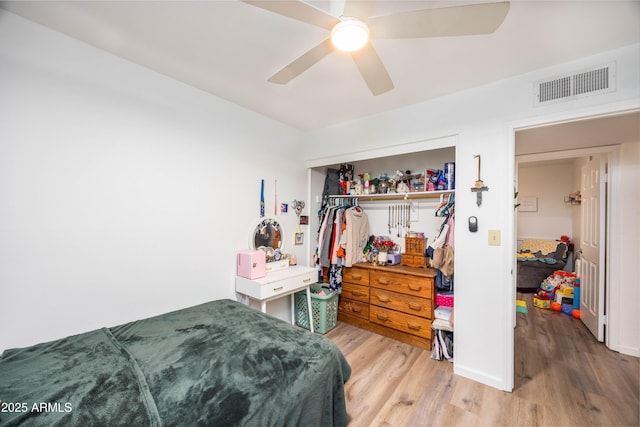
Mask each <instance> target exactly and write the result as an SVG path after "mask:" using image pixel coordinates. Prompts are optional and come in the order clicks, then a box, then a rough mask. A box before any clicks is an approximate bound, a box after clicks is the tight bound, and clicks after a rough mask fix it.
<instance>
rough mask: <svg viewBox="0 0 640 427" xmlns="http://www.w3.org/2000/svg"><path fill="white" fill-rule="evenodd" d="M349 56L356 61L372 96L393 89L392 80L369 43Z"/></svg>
mask: <svg viewBox="0 0 640 427" xmlns="http://www.w3.org/2000/svg"><path fill="white" fill-rule="evenodd" d="M351 57H352V58H353V60H354V61H355V63H356V66H357V67H358V70H360V74H362V78H363V79H364V81H365V83H366V84H367V86H369V90H370V91H371V93H372V94H373V95H374V96H377V95H381V94H383V93H385V92H388V91H390V90H391V89H393V82H392V81H391V77H389V73H387V69H386V68H385V67H384V64H383V63H382V60H381V59H380V57H379V56H378V53H377V52H376V51H375V49H374V48H373V46H372V45H371V43H368V44H367V45H366V46H365V47H363V48H362V49H360V50H359V51H356V52H352V53H351Z"/></svg>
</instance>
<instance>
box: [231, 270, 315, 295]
mask: <svg viewBox="0 0 640 427" xmlns="http://www.w3.org/2000/svg"><path fill="white" fill-rule="evenodd" d="M297 271H298V270H293V269H286V270H281V271H276V272H273V273H269V274H267V276H265V277H262V278H260V279H254V280H249V279H245V278H244V277H236V291H237V292H239V293H241V294H244V295H248V296H250V297H251V298H255V299H257V300H260V301H262V300H269V299H271V298H275V297H277V296H278V295H282V294H284V295H286V294H287V293H291V292H292V291H294V290H296V289H300V288H304V287H305V286H308V285H310V284H311V283H315V282H316V281H317V276H318V273H317V271H315V270H311V271H303V272H302V273H297Z"/></svg>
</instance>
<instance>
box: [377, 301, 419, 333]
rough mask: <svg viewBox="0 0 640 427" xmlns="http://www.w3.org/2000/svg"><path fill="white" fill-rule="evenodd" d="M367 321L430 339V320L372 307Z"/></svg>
mask: <svg viewBox="0 0 640 427" xmlns="http://www.w3.org/2000/svg"><path fill="white" fill-rule="evenodd" d="M369 321H370V322H372V323H376V324H378V325H383V326H386V327H388V328H393V329H396V330H398V331H402V332H406V333H409V334H412V335H417V336H419V337H423V338H428V339H431V320H429V319H425V318H422V317H417V316H412V315H410V314H405V313H400V312H398V311H393V310H389V309H386V308H382V307H377V306H375V305H372V306H371V307H370V310H369Z"/></svg>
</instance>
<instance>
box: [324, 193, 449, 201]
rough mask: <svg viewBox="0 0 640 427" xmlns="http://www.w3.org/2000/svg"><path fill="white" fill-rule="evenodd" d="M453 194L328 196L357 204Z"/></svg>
mask: <svg viewBox="0 0 640 427" xmlns="http://www.w3.org/2000/svg"><path fill="white" fill-rule="evenodd" d="M445 194H455V190H441V191H414V192H411V193H385V194H360V195H351V194H350V195H345V194H343V195H335V196H329V198H330V199H332V200H335V199H347V200H352V199H358V201H359V202H372V201H387V200H418V199H436V198H439V197H440V196H441V195H445Z"/></svg>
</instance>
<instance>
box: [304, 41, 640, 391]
mask: <svg viewBox="0 0 640 427" xmlns="http://www.w3.org/2000/svg"><path fill="white" fill-rule="evenodd" d="M639 52H640V50H639V49H638V45H635V46H630V47H628V48H624V49H618V50H615V51H611V52H608V53H605V54H602V55H598V56H596V57H590V58H585V59H583V60H580V61H575V62H572V63H567V64H564V65H562V66H559V67H554V68H553V69H547V70H540V71H537V72H532V73H530V74H527V75H523V76H519V77H517V78H513V79H509V80H504V81H502V82H498V83H496V84H491V85H487V86H484V87H478V88H475V89H472V90H468V91H465V92H460V93H457V94H454V95H450V96H446V97H442V98H438V99H435V100H432V101H429V102H425V103H421V104H417V105H414V106H410V107H406V108H401V109H398V110H394V111H391V112H388V113H385V114H380V115H377V116H374V117H369V118H365V119H362V120H357V121H353V122H350V123H346V124H341V125H336V126H333V127H330V128H326V129H321V130H319V131H316V132H310V133H309V134H307V135H305V151H306V152H305V158H306V159H307V164H312V165H317V164H318V162H320V161H321V159H322V158H331V159H333V161H332V162H331V163H336V160H337V159H340V158H341V157H340V156H342V158H343V159H345V160H348V159H350V158H352V157H353V156H354V153H362V152H365V151H366V150H376V149H378V150H381V149H384V148H388V147H393V146H401V145H403V144H407V143H412V142H415V141H427V144H428V142H429V141H434V147H433V148H439V147H436V146H435V145H437V141H438V138H439V137H446V136H450V135H457V145H456V172H457V176H456V188H457V190H456V217H457V219H458V221H457V224H458V225H459V226H458V227H457V229H456V259H455V263H456V271H455V274H456V297H455V298H456V300H455V318H456V333H455V362H454V371H455V372H456V373H457V374H460V375H464V376H467V377H470V378H473V379H476V380H478V381H480V382H483V383H485V384H489V385H493V386H495V387H498V388H501V389H504V390H511V389H512V387H513V326H514V324H515V314H514V312H515V307H514V306H515V304H514V299H515V287H514V282H513V275H512V271H513V268H514V266H513V263H514V261H513V259H514V256H513V253H514V249H515V244H514V239H515V230H514V209H513V201H514V200H513V194H514V184H515V173H514V139H515V137H514V130H515V129H517V128H521V127H526V126H529V125H534V124H542V123H545V122H553V121H561V120H567V119H571V118H577V117H582V116H589V115H594V114H604V113H608V112H613V111H618V110H623V109H628V108H639V107H640V82H639V81H638V77H637V76H638V75H640V66H639V63H640V56H639ZM610 61H616V62H617V67H618V68H617V70H618V72H617V91H616V92H613V93H609V94H605V95H600V96H593V97H588V98H583V99H580V100H574V101H571V102H567V103H557V104H554V105H550V106H545V107H538V108H535V107H534V106H533V82H534V81H536V80H538V79H541V78H546V77H549V76H557V75H559V74H562V73H565V72H573V71H575V70H581V69H584V68H587V67H590V66H593V65H599V64H603V63H608V62H610ZM477 154H480V155H481V156H482V180H483V181H484V183H485V184H486V185H487V186H488V187H489V191H488V192H486V193H484V195H483V200H484V201H483V204H482V206H480V207H478V206H476V195H475V193H472V192H471V191H469V188H470V187H471V186H473V183H474V181H475V179H476V174H477V171H476V167H475V160H474V155H477ZM338 161H339V160H338ZM312 191H313V190H312ZM472 215H474V216H477V218H478V224H479V229H478V232H477V233H471V232H469V231H468V230H467V229H466V227H464V226H460V225H461V224H465V221H466V218H467V217H469V216H472ZM628 220H629V221H630V220H632V219H628ZM492 229H494V230H499V231H501V233H502V246H489V245H488V237H487V231H488V230H492ZM620 244H621V245H622V249H620V250H621V251H622V250H623V249H624V248H626V247H627V246H630V245H631V243H629V241H628V240H625V242H623V243H620ZM634 244H635V243H634ZM636 273H637V268H636V267H635V266H629V267H625V266H621V275H622V277H623V278H624V279H627V280H633V281H634V282H633V283H636V284H637V274H636ZM634 307H635V304H634ZM637 325H638V322H636V323H634V324H632V325H630V326H629V325H624V327H627V328H630V331H631V332H630V334H631V335H632V336H636V335H637V334H638V326H637Z"/></svg>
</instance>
